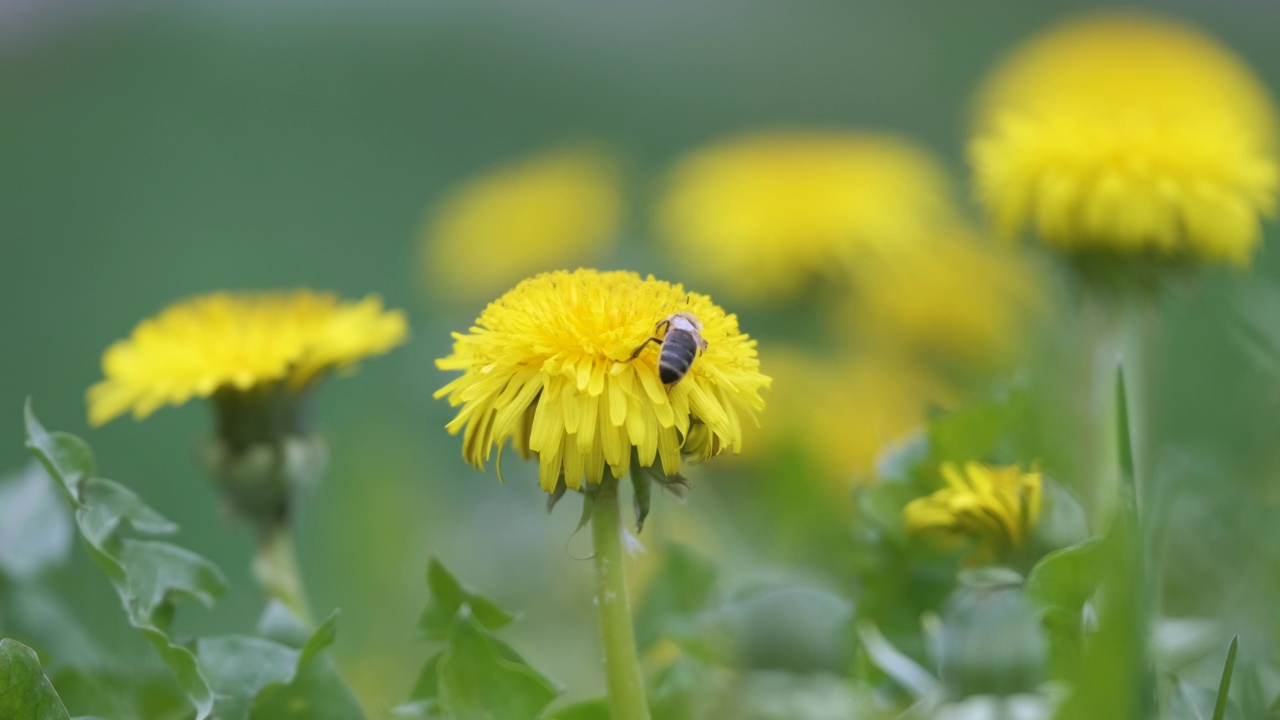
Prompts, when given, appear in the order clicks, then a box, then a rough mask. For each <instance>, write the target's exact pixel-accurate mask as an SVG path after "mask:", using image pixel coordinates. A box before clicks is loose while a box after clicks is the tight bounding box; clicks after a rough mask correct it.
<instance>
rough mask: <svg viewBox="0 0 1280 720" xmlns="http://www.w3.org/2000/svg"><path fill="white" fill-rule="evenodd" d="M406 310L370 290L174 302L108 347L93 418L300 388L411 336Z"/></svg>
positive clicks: (93, 391)
mask: <svg viewBox="0 0 1280 720" xmlns="http://www.w3.org/2000/svg"><path fill="white" fill-rule="evenodd" d="M407 334H408V326H407V323H406V322H405V317H404V314H403V313H401V312H400V311H398V310H392V311H388V310H384V309H383V307H382V301H381V300H380V299H378V298H377V297H376V296H369V297H367V298H365V299H364V300H361V301H359V302H356V303H344V302H341V301H340V300H339V299H338V298H337V297H336V296H335V295H332V294H329V293H316V292H312V291H309V290H298V291H294V292H289V293H261V294H252V293H250V294H232V293H226V292H219V293H214V294H211V295H205V296H202V297H196V298H191V299H189V300H184V301H182V302H179V303H176V304H174V305H171V306H170V307H168V308H166V309H165V310H164V311H163V312H161V313H160V314H159V315H157V316H155V317H153V318H150V319H147V320H144V321H143V322H142V323H140V324H139V325H138V326H137V327H136V328H134V331H133V333H132V335H130V336H129V338H128V339H126V340H121V341H119V342H116V343H115V344H113V345H112V346H111V347H110V348H108V349H107V351H106V353H105V354H104V355H103V357H102V371H103V375H104V376H105V377H104V378H103V380H102V381H100V382H98V383H97V384H95V385H94V386H93V387H91V388H89V392H88V404H89V422H90V424H92V425H102V424H103V423H106V422H108V421H110V420H112V419H114V418H115V417H117V416H119V415H121V414H123V413H125V412H127V411H130V410H132V411H133V415H134V417H135V418H138V419H141V418H144V417H146V416H147V415H150V414H151V413H152V412H154V411H155V410H156V409H157V408H159V407H160V406H162V405H165V404H171V405H181V404H182V403H185V402H186V401H187V400H189V399H191V398H192V397H211V396H213V395H214V394H215V393H218V392H220V391H223V390H233V391H247V390H250V389H251V388H255V387H259V386H264V385H276V384H281V383H284V384H287V385H288V386H289V387H292V388H300V387H301V386H303V385H306V384H307V383H309V382H311V381H312V380H314V379H315V378H316V377H317V376H318V375H319V374H321V373H323V372H324V371H326V370H328V369H330V368H345V367H349V366H351V365H352V364H353V363H355V362H356V361H358V360H360V359H361V358H365V357H369V356H371V355H379V354H381V353H384V352H386V351H387V350H390V349H391V348H393V347H395V346H396V345H399V344H401V343H402V342H404V339H405V337H406V335H407Z"/></svg>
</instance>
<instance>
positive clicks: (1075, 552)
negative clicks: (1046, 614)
mask: <svg viewBox="0 0 1280 720" xmlns="http://www.w3.org/2000/svg"><path fill="white" fill-rule="evenodd" d="M1101 548H1102V538H1091V539H1089V540H1086V541H1084V542H1082V543H1080V544H1078V545H1072V546H1071V547H1066V548H1062V549H1061V550H1056V551H1054V552H1051V553H1049V554H1048V555H1045V556H1044V557H1043V558H1041V559H1040V562H1038V563H1036V564H1035V567H1033V568H1031V572H1030V574H1028V576H1027V586H1026V587H1027V596H1028V597H1029V598H1031V600H1032V601H1033V602H1035V603H1036V604H1038V605H1040V606H1041V607H1045V608H1060V609H1062V610H1065V611H1067V612H1069V613H1072V614H1074V615H1076V616H1077V617H1078V616H1079V613H1080V611H1081V610H1082V609H1083V608H1084V604H1085V602H1086V601H1088V599H1089V597H1090V596H1091V595H1093V592H1094V590H1096V589H1097V587H1098V582H1099V580H1100V578H1101V573H1102V568H1101V555H1100V552H1101Z"/></svg>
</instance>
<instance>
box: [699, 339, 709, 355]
mask: <svg viewBox="0 0 1280 720" xmlns="http://www.w3.org/2000/svg"><path fill="white" fill-rule="evenodd" d="M708 345H709V343H708V342H707V341H706V340H704V339H703V338H701V337H699V338H698V354H699V355H701V354H702V353H704V352H706V351H707V346H708Z"/></svg>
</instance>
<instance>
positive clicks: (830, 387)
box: [749, 350, 951, 499]
mask: <svg viewBox="0 0 1280 720" xmlns="http://www.w3.org/2000/svg"><path fill="white" fill-rule="evenodd" d="M765 359H766V360H767V361H768V364H769V368H770V372H771V373H772V375H773V378H774V382H773V385H772V388H773V392H772V397H773V399H772V400H771V401H770V408H769V418H770V420H769V422H768V423H765V424H764V426H763V427H762V428H761V429H760V430H758V431H756V432H755V435H758V436H759V438H758V439H755V440H753V441H752V443H751V445H752V453H753V454H754V455H755V456H756V457H758V455H759V452H761V451H763V452H769V451H776V450H777V449H778V448H781V447H800V448H803V449H804V450H805V451H807V453H808V455H809V456H810V457H811V458H812V459H813V461H814V463H815V466H816V468H817V469H818V470H819V471H820V472H821V473H822V475H823V476H824V477H825V478H827V479H829V480H830V481H831V482H830V484H831V489H832V490H834V491H835V492H836V494H837V495H838V497H840V498H841V499H848V497H849V492H848V491H849V488H850V487H851V486H852V485H853V484H856V483H857V482H860V481H864V480H867V479H870V478H871V477H872V475H873V471H874V469H875V464H876V460H877V458H878V457H879V456H880V454H881V452H883V451H884V449H885V448H887V447H890V446H892V445H893V444H895V443H898V442H900V441H902V440H904V439H906V438H907V437H908V436H910V435H911V433H913V432H915V431H916V430H918V429H919V428H920V427H922V426H923V425H924V423H925V421H926V420H927V419H928V411H929V410H930V408H931V407H934V406H937V405H946V404H948V403H949V401H950V395H951V393H950V392H949V391H948V389H947V388H946V387H945V386H944V384H943V383H942V382H941V381H940V380H939V379H938V378H937V377H934V376H933V374H931V373H929V372H926V371H924V370H923V369H921V368H920V367H918V366H916V365H913V364H910V363H904V362H901V361H900V360H899V359H897V358H894V357H891V356H888V355H876V354H856V355H853V356H850V357H845V358H840V359H834V360H828V359H821V358H815V357H812V356H810V355H807V354H804V353H800V352H797V351H785V350H771V351H770V352H769V353H768V354H767V357H766V358H765ZM749 459H751V460H754V459H755V458H754V457H753V458H749Z"/></svg>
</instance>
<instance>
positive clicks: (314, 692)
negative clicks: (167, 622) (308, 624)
mask: <svg viewBox="0 0 1280 720" xmlns="http://www.w3.org/2000/svg"><path fill="white" fill-rule="evenodd" d="M336 633H337V613H334V614H333V615H331V616H329V618H328V619H327V620H325V621H324V622H323V623H321V624H320V627H318V628H316V630H315V632H314V633H312V634H311V636H310V637H309V638H308V639H307V640H306V642H305V643H304V644H303V646H302V647H301V648H300V649H299V648H294V647H290V646H288V645H284V644H281V643H279V642H276V641H274V640H269V639H267V638H263V637H254V636H249V635H231V636H223V637H213V638H201V639H200V640H198V641H197V643H196V653H197V655H198V656H199V658H200V668H201V671H202V672H203V673H204V676H205V677H206V678H207V679H208V681H209V685H210V687H211V688H213V690H214V692H215V694H216V700H215V703H214V711H215V713H216V715H217V717H218V720H246V719H247V718H255V719H258V720H277V719H278V718H279V719H283V718H317V719H318V720H339V719H341V720H348V719H359V718H363V717H364V715H363V713H362V712H361V711H360V707H359V705H358V704H357V703H356V701H355V698H354V697H352V696H351V693H350V691H349V690H347V689H346V686H345V685H343V683H342V681H341V680H340V679H339V678H338V677H337V676H336V674H334V673H333V670H332V667H331V666H330V665H329V664H328V663H327V662H325V658H322V657H320V653H321V651H323V650H324V649H325V648H326V647H328V646H329V645H331V644H332V643H333V640H334V638H335V637H336Z"/></svg>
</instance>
